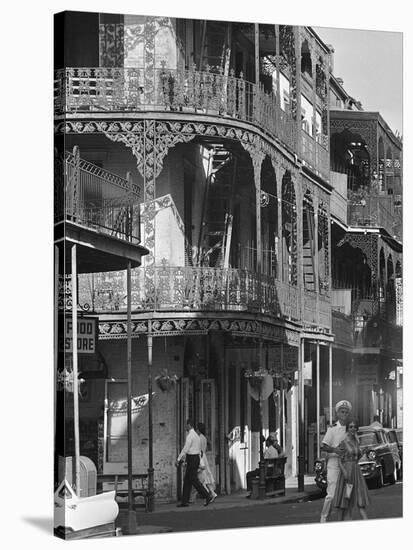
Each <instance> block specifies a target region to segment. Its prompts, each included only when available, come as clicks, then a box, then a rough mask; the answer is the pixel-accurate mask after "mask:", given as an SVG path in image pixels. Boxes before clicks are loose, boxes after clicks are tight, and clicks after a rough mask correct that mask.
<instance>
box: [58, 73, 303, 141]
mask: <svg viewBox="0 0 413 550" xmlns="http://www.w3.org/2000/svg"><path fill="white" fill-rule="evenodd" d="M54 99H55V112H56V113H57V114H58V113H79V112H80V113H82V112H83V113H84V112H111V113H116V112H125V111H126V112H127V111H130V112H131V111H169V112H176V113H200V114H207V115H214V116H222V117H225V118H227V119H234V120H239V121H242V122H248V123H251V124H254V125H256V126H258V127H260V128H261V129H262V130H263V131H264V132H267V133H268V134H269V135H270V136H272V137H274V138H277V139H279V140H281V141H282V142H283V143H284V144H286V145H287V146H289V147H290V148H291V149H292V150H295V149H296V132H295V123H294V121H293V119H292V117H291V115H290V113H288V112H286V111H284V110H283V109H282V108H281V107H280V105H279V104H278V103H277V101H276V98H275V96H274V95H273V94H272V93H266V92H265V91H264V89H263V87H262V86H261V85H260V84H253V83H251V82H248V81H246V80H244V79H243V78H242V77H241V78H238V77H235V75H234V73H233V72H232V73H231V74H230V75H224V74H221V73H216V72H212V71H197V70H195V69H165V68H163V69H159V68H158V69H155V70H152V71H149V70H147V69H146V70H145V69H144V68H114V67H113V68H112V67H111V68H99V67H96V68H86V67H82V68H65V69H60V70H58V71H57V72H56V76H55V84H54Z"/></svg>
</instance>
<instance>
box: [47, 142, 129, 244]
mask: <svg viewBox="0 0 413 550" xmlns="http://www.w3.org/2000/svg"><path fill="white" fill-rule="evenodd" d="M55 163H56V164H55V168H56V170H55V183H54V184H55V222H56V223H57V222H59V221H64V220H65V221H71V222H73V223H77V224H79V225H83V226H86V227H88V228H91V229H94V230H95V231H97V232H100V233H104V234H106V235H110V236H113V237H116V238H118V239H122V240H127V241H130V242H135V243H139V242H140V207H139V202H138V201H139V188H138V187H137V186H136V185H134V184H133V183H132V181H131V179H130V177H129V176H128V178H127V179H125V178H121V177H120V176H118V175H116V174H113V173H111V172H108V171H107V170H103V169H102V168H100V167H98V166H96V165H94V164H92V163H90V162H87V161H85V160H83V159H81V158H80V155H79V149H78V148H77V147H75V148H74V152H73V153H70V152H66V153H65V155H64V158H63V159H62V158H56V159H55Z"/></svg>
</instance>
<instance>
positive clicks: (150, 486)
mask: <svg viewBox="0 0 413 550" xmlns="http://www.w3.org/2000/svg"><path fill="white" fill-rule="evenodd" d="M152 349H153V336H152V320H151V319H149V321H148V424H149V426H148V447H149V449H148V453H149V457H148V462H149V465H148V491H149V496H148V511H149V512H153V511H154V509H155V502H154V495H155V488H154V468H153V418H152V417H153V414H152V409H153V405H152Z"/></svg>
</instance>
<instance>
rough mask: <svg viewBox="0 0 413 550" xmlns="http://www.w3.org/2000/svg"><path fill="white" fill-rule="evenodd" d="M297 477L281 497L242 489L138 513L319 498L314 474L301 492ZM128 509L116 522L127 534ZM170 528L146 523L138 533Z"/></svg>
mask: <svg viewBox="0 0 413 550" xmlns="http://www.w3.org/2000/svg"><path fill="white" fill-rule="evenodd" d="M297 484H298V482H297V478H288V479H286V483H285V496H280V497H267V498H265V499H263V500H255V499H251V498H247V495H248V494H249V492H248V491H245V490H242V491H238V492H236V493H232V494H230V495H219V496H218V497H217V498H216V500H215V501H214V502H213V503H212V504H210V505H209V506H208V507H205V506H204V500H203V499H199V498H197V499H196V500H195V502H194V503H193V504H190V505H189V506H188V507H185V508H178V507H177V504H178V503H177V502H168V503H157V502H155V510H154V511H153V512H144V511H140V510H139V509H138V510H139V511H137V515H139V516H141V515H142V514H145V516H146V517H148V518H149V517H150V516H154V515H157V514H165V513H168V514H169V513H175V514H187V513H188V512H196V511H197V512H199V511H201V510H225V509H228V508H244V507H251V506H262V505H265V504H267V505H268V504H285V503H291V502H306V501H308V500H310V499H311V498H312V497H314V498H317V497H319V496H320V490H319V489H318V488H317V486H316V485H315V483H314V476H305V478H304V491H301V492H299V491H298V490H297ZM127 514H128V512H127V510H126V509H125V508H121V509H120V510H119V516H118V519H117V521H116V524H117V525H119V526H121V527H122V529H123V530H124V533H125V534H126V531H125V528H126V526H127ZM168 531H170V529H168V528H165V527H161V526H159V525H145V526H142V527H140V528H138V534H145V535H146V534H153V533H165V532H168Z"/></svg>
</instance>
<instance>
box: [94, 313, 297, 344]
mask: <svg viewBox="0 0 413 550" xmlns="http://www.w3.org/2000/svg"><path fill="white" fill-rule="evenodd" d="M149 323H150V325H151V327H150V328H151V335H152V336H153V337H155V338H156V337H158V336H161V337H162V336H178V335H186V336H190V335H206V334H208V332H209V331H220V332H224V333H229V334H231V335H233V336H238V337H243V338H251V339H254V341H257V342H258V340H259V339H263V340H268V341H272V342H275V343H286V344H288V345H291V346H298V345H299V333H298V332H296V331H293V330H291V329H288V328H285V327H282V326H277V325H273V324H270V323H266V322H259V321H251V320H243V319H216V318H202V319H174V318H173V317H171V318H169V319H154V320H151V321H148V320H139V321H136V320H132V327H131V333H132V338H138V337H140V336H144V335H147V334H148V327H149ZM126 338H127V323H126V322H124V321H120V320H113V321H101V322H99V339H101V340H113V339H126Z"/></svg>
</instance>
